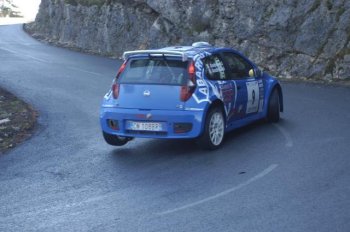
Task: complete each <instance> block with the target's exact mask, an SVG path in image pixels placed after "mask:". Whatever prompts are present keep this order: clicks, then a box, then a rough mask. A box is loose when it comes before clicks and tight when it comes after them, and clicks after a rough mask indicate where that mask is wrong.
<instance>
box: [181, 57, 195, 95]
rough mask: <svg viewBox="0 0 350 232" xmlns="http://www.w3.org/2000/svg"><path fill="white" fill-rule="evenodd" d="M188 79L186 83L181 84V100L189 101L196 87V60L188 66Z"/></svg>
mask: <svg viewBox="0 0 350 232" xmlns="http://www.w3.org/2000/svg"><path fill="white" fill-rule="evenodd" d="M187 71H188V81H187V83H186V84H185V85H183V86H181V91H180V99H181V101H187V100H188V99H190V98H191V96H192V94H193V92H194V90H195V89H196V75H195V74H196V69H195V67H194V62H193V61H191V63H190V65H189V66H188V70H187Z"/></svg>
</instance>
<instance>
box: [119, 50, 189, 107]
mask: <svg viewBox="0 0 350 232" xmlns="http://www.w3.org/2000/svg"><path fill="white" fill-rule="evenodd" d="M187 65H188V62H183V61H182V60H181V59H177V58H176V57H169V58H168V57H165V56H161V57H159V56H158V57H150V56H147V57H138V58H131V59H129V61H128V62H127V63H126V67H125V69H124V70H123V72H122V73H121V74H120V75H119V78H118V80H117V84H119V96H118V99H117V100H118V106H119V107H121V108H132V109H135V108H136V109H144V110H149V109H157V110H175V109H179V105H181V104H182V103H183V102H182V101H181V100H180V92H181V86H183V85H184V84H186V83H187V80H188V72H187Z"/></svg>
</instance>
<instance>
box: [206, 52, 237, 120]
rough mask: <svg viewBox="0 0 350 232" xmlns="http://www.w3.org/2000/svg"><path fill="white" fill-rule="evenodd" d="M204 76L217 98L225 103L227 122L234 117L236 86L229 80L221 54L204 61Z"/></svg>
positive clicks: (213, 55) (208, 57) (215, 54)
mask: <svg viewBox="0 0 350 232" xmlns="http://www.w3.org/2000/svg"><path fill="white" fill-rule="evenodd" d="M203 65H204V75H205V77H206V78H207V79H208V80H209V84H210V85H211V90H212V93H213V95H215V96H216V98H218V99H221V100H222V102H223V103H224V108H225V113H226V120H227V121H228V120H229V118H230V117H231V116H230V115H232V112H233V109H234V106H235V104H236V102H235V101H236V93H237V90H236V85H235V83H234V82H233V81H232V80H231V79H230V78H229V75H228V73H227V71H226V67H225V65H224V62H223V60H222V57H221V55H220V54H219V53H214V54H212V55H210V56H207V57H205V58H204V59H203Z"/></svg>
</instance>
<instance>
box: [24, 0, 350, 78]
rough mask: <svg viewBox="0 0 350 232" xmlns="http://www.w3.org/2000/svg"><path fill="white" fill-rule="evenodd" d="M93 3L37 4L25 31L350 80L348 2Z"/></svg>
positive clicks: (96, 46) (118, 50) (53, 0)
mask: <svg viewBox="0 0 350 232" xmlns="http://www.w3.org/2000/svg"><path fill="white" fill-rule="evenodd" d="M95 2H96V0H95ZM97 2H98V1H97ZM99 2H100V4H80V2H79V0H69V1H68V0H42V3H41V5H40V10H39V13H38V15H37V17H36V20H35V23H33V24H31V25H28V27H27V28H28V30H29V31H31V32H32V33H34V35H36V36H38V37H42V38H46V39H48V40H50V41H52V42H55V43H57V44H61V45H64V46H69V47H75V48H79V49H82V50H85V51H90V52H94V53H100V54H104V55H111V56H120V55H121V54H122V52H123V51H125V50H135V49H145V48H159V47H162V46H168V45H188V44H191V43H192V42H194V41H208V42H210V43H211V44H214V45H217V46H229V47H234V48H236V49H238V50H240V51H242V52H243V53H245V54H246V55H247V56H248V57H249V58H250V59H252V60H253V61H255V62H256V63H257V64H258V65H260V66H261V67H263V68H264V69H266V70H270V71H271V73H273V74H275V75H276V76H278V77H284V78H318V79H326V80H328V79H350V1H349V0H283V1H281V0H266V1H247V0H187V1H175V0H105V1H104V0H101V1H99Z"/></svg>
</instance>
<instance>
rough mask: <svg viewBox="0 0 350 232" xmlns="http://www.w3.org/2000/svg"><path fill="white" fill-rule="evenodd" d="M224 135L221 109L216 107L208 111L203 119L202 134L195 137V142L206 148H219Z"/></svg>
mask: <svg viewBox="0 0 350 232" xmlns="http://www.w3.org/2000/svg"><path fill="white" fill-rule="evenodd" d="M224 136H225V117H224V115H223V111H222V110H221V109H220V108H218V107H216V108H213V109H211V110H210V111H209V113H208V114H207V117H206V120H205V128H204V132H203V134H202V135H201V136H200V137H199V138H198V139H197V144H198V145H199V146H200V147H201V148H203V149H206V150H215V149H217V148H219V147H220V146H221V144H222V142H223V141H224Z"/></svg>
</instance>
